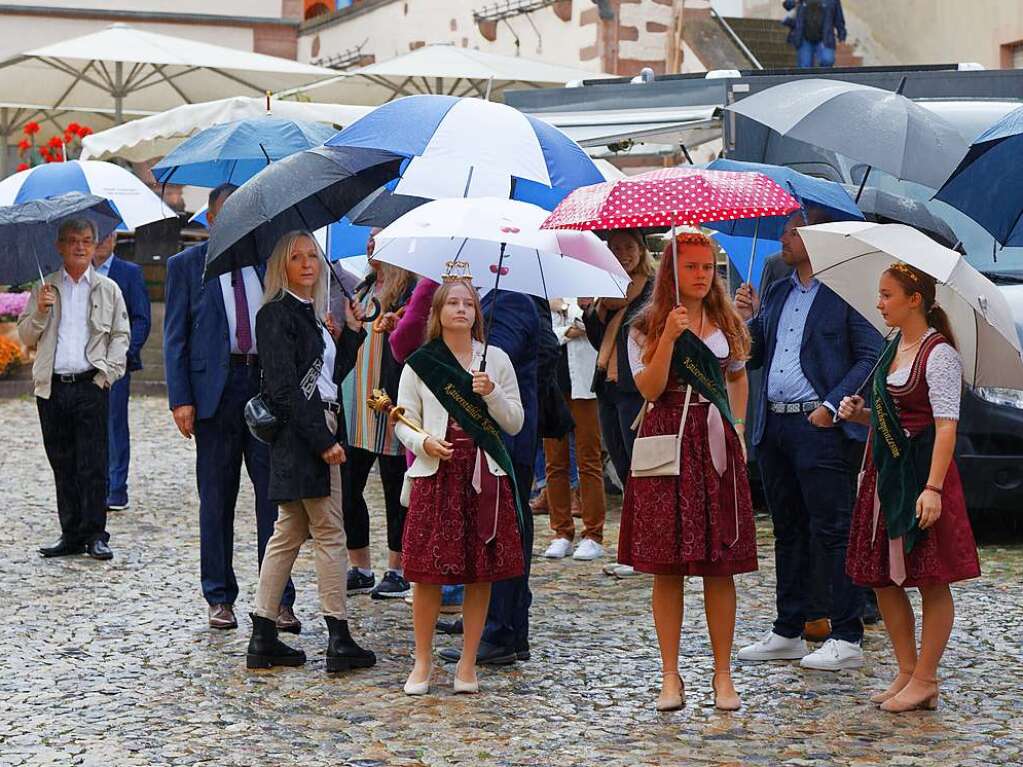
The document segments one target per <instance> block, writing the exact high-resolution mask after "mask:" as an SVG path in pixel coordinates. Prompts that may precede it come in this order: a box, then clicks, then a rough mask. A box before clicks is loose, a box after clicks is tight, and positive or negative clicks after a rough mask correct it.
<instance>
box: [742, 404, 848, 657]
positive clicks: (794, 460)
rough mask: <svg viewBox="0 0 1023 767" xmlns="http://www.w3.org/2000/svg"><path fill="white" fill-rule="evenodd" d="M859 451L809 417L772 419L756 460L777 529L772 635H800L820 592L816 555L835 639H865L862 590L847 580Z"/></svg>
mask: <svg viewBox="0 0 1023 767" xmlns="http://www.w3.org/2000/svg"><path fill="white" fill-rule="evenodd" d="M855 447H856V445H855V443H853V442H852V441H851V440H849V439H848V438H847V437H846V436H845V434H844V433H843V432H842V430H841V429H838V428H832V429H820V428H818V427H816V426H814V425H813V424H811V423H810V422H809V421H808V420H807V418H806V416H805V415H801V414H792V415H777V414H775V413H768V414H767V425H766V429H765V431H764V438H763V439H762V440H761V442H760V445H759V450H758V453H757V456H758V460H759V462H760V473H761V476H762V477H763V481H764V494H765V495H766V497H767V506H768V508H769V509H770V511H771V520H772V522H773V523H774V557H775V567H776V570H777V587H776V600H777V611H778V612H777V618H776V619H775V621H774V633H776V634H778V635H779V636H783V637H789V638H794V637H798V636H801V635H802V633H803V624H804V623H805V622H806V620H807V618H808V617H810V613H811V610H812V607H813V602H814V597H815V596H816V595H817V592H820V591H821V589H814V588H813V587H812V585H811V583H810V581H811V580H812V578H813V575H814V572H815V570H817V569H818V568H817V567H815V561H814V560H815V559H817V558H818V557H819V558H821V559H822V560H823V562H822V563H821V565H819V567H820V571H822V572H823V574H824V577H826V578H827V579H828V580H829V582H830V584H829V585H830V587H831V600H830V602H831V605H830V610H829V611H828V612H829V615H830V617H831V636H832V638H834V639H843V640H845V641H846V642H856V643H858V642H860V641H861V640H862V639H863V620H862V618H863V590H862V589H860V588H857V587H856V586H855V585H853V582H852V581H851V580H850V579H849V576H848V575H846V574H845V554H846V549H847V548H848V546H849V525H850V523H851V521H852V509H853V502H854V500H855V496H856V469H855V467H854V466H853V465H852V461H851V460H850V457H851V455H852V454H853V453H854V452H855ZM813 617H820V616H813Z"/></svg>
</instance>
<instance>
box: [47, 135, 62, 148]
mask: <svg viewBox="0 0 1023 767" xmlns="http://www.w3.org/2000/svg"><path fill="white" fill-rule="evenodd" d="M47 143H48V144H49V145H50V146H52V147H53V148H54V149H57V148H58V147H60V146H61V144H63V143H64V142H63V141H61V140H60V136H50V140H49V141H48V142H47Z"/></svg>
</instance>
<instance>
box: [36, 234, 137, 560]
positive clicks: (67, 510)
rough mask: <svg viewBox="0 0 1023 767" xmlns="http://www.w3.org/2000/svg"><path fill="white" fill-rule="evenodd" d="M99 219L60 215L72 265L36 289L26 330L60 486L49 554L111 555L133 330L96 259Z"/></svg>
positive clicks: (65, 253)
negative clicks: (113, 420) (117, 417)
mask: <svg viewBox="0 0 1023 767" xmlns="http://www.w3.org/2000/svg"><path fill="white" fill-rule="evenodd" d="M96 235H97V232H96V225H95V224H94V223H93V222H92V221H91V220H89V219H87V218H70V219H67V220H66V221H64V222H63V223H61V225H60V228H59V229H58V233H57V243H56V245H57V250H58V251H59V252H60V256H61V259H62V260H63V262H64V266H63V267H62V268H61V269H60V270H58V271H56V272H53V273H52V274H49V275H47V276H46V278H45V279H44V280H43V282H42V284H40V285H36V286H35V287H33V289H32V295H31V297H30V298H29V301H28V304H27V305H26V306H25V310H24V312H23V313H22V314H21V316H20V317H19V318H18V335H19V336H20V338H21V342H22V343H23V344H25V346H26V347H28V348H30V349H32V348H34V349H36V358H35V361H34V362H33V363H32V382H33V388H34V391H35V396H36V406H37V407H38V410H39V425H40V427H41V429H42V433H43V447H44V448H45V449H46V457H47V459H49V462H50V468H51V469H52V470H53V479H54V482H55V484H56V487H57V515H58V517H59V518H60V531H61V532H60V539H59V540H58V541H57V542H56V543H54V544H53V545H52V546H44V547H42V548H41V549H39V553H40V554H42V555H43V556H44V557H62V556H67V555H69V554H80V553H81V552H83V551H84V552H86V553H87V554H88V555H89V556H90V557H92V558H93V559H111V558H112V557H113V556H114V554H113V552H112V551H111V550H110V546H109V545H108V542H109V540H110V536H109V534H108V533H107V531H106V523H107V504H106V501H107V468H108V466H107V437H108V431H107V427H108V424H107V421H108V413H109V399H110V386H111V384H113V383H114V382H116V381H117V380H118V379H119V378H121V376H123V375H124V370H125V366H126V364H127V354H128V346H129V343H130V338H131V329H130V327H129V322H128V311H127V309H126V308H125V305H124V298H123V297H122V296H121V289H120V288H118V287H117V284H116V283H115V282H114V281H113V280H110V279H108V278H106V277H104V276H103V275H101V274H98V273H97V272H96V270H95V269H93V267H92V258H93V255H94V253H95V251H96V240H97V236H96Z"/></svg>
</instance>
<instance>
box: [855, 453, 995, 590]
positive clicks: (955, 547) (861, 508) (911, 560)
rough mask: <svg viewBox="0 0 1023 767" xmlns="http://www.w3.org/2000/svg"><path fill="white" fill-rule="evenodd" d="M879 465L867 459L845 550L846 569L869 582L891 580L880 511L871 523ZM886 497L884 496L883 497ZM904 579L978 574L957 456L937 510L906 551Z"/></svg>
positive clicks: (928, 581) (908, 582)
mask: <svg viewBox="0 0 1023 767" xmlns="http://www.w3.org/2000/svg"><path fill="white" fill-rule="evenodd" d="M876 487H877V469H876V467H875V466H874V462H873V461H870V460H868V461H867V466H866V471H865V472H864V474H863V480H862V482H861V483H860V490H859V495H858V496H857V499H856V508H855V509H854V510H853V518H852V528H851V529H850V531H849V551H848V553H847V554H846V558H845V570H846V573H848V575H849V577H850V578H852V580H853V583H856V584H857V585H859V586H869V587H871V588H875V589H876V588H884V587H886V586H894V585H895V583H894V582H893V581H892V579H891V575H890V573H889V558H888V531H887V526H886V525H885V518H884V511H883V510H881V511H880V513H879V514H878V517H877V529H876V530H875V529H874V491H875V488H876ZM881 502H882V503H884V499H883V498H882V499H881ZM905 561H906V579H905V580H904V581H903V582H902V584H901V585H902V586H903V587H914V586H933V585H941V584H946V583H955V582H956V581H964V580H967V579H969V578H976V577H977V576H979V575H980V562H979V561H978V559H977V544H976V542H975V541H974V540H973V529H972V528H971V527H970V519H969V517H968V516H967V514H966V500H965V498H964V497H963V486H962V482H961V481H960V479H959V470H958V469H957V468H956V465H955V462H953V463H952V464H951V465H950V466H949V467H948V474H947V475H946V476H945V483H944V484H943V485H942V493H941V516H939V517H938V521H937V522H935V523H934V525H932V526H931V527H930V528H929V529H928V530H927V531H926V532H925V533H924V535H923V536H922V537H921V538H919V539H917V541H916V543H915V544H914V545H913V550H912V551H910V552H909V553H907V554H906V555H905Z"/></svg>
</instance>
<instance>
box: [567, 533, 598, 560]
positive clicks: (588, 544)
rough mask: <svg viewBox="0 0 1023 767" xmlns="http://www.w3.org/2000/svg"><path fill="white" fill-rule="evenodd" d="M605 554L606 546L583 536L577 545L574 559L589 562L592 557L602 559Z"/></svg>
mask: <svg viewBox="0 0 1023 767" xmlns="http://www.w3.org/2000/svg"><path fill="white" fill-rule="evenodd" d="M602 556H604V547H603V546H601V545H600V544H599V543H597V542H596V541H595V540H593V539H592V538H583V540H582V543H580V544H579V545H578V546H576V547H575V554H573V555H572V559H577V560H579V561H581V562H589V561H590V560H591V559H600V558H601V557H602Z"/></svg>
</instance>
